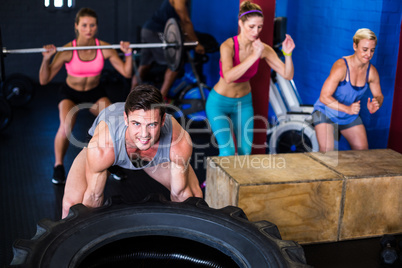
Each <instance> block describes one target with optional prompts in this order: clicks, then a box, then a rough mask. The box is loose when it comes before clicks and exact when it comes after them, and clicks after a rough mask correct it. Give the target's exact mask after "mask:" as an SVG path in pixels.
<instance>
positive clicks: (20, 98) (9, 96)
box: [3, 74, 34, 106]
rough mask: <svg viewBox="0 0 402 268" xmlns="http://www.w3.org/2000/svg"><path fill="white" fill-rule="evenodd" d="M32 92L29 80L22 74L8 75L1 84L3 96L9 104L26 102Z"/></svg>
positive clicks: (31, 95)
mask: <svg viewBox="0 0 402 268" xmlns="http://www.w3.org/2000/svg"><path fill="white" fill-rule="evenodd" d="M33 94H34V87H33V85H32V82H31V80H30V79H29V78H28V77H27V76H25V75H23V74H12V75H10V76H9V77H8V78H7V79H6V81H5V82H4V85H3V96H4V98H6V100H7V101H8V102H9V103H10V105H11V106H24V105H26V104H28V103H29V102H30V101H31V100H32V98H33Z"/></svg>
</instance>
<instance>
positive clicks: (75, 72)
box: [39, 8, 132, 184]
mask: <svg viewBox="0 0 402 268" xmlns="http://www.w3.org/2000/svg"><path fill="white" fill-rule="evenodd" d="M97 30H98V17H97V14H96V13H95V11H94V10H92V9H90V8H82V9H80V10H79V11H78V13H77V14H76V18H75V32H76V39H74V40H73V41H72V42H69V43H68V44H66V45H65V46H64V47H66V48H68V47H78V46H81V47H83V46H99V45H101V46H106V45H108V43H107V42H105V41H102V40H99V39H97V38H96V37H95V36H96V34H97ZM64 47H63V48H64ZM43 48H44V49H45V50H46V51H45V52H42V55H43V60H42V64H41V66H40V71H39V82H40V84H41V85H46V84H48V83H49V82H50V81H51V80H52V79H53V78H54V77H55V75H56V74H57V73H58V72H59V71H60V69H61V68H62V66H63V65H65V68H66V70H67V78H66V81H65V83H64V84H63V85H62V87H61V94H60V101H59V104H58V108H59V118H60V126H59V129H58V131H57V134H56V137H55V140H54V147H55V148H54V151H55V164H54V172H53V177H52V182H53V183H54V184H63V183H64V182H65V169H64V165H63V162H64V157H65V155H66V152H67V148H68V146H69V137H70V135H71V132H72V129H73V127H74V123H75V120H76V117H77V111H78V110H77V111H74V110H73V109H77V105H79V104H80V103H93V105H92V106H91V108H90V112H91V113H92V114H94V115H95V116H97V115H98V114H99V112H100V111H101V110H102V109H104V108H106V107H107V106H109V105H110V104H111V101H110V100H109V98H108V97H107V94H106V91H105V89H104V88H103V86H102V85H101V84H100V76H101V72H102V69H103V67H104V60H105V59H108V60H109V61H110V63H111V64H112V66H113V67H114V68H115V69H116V70H117V71H118V72H119V73H120V74H121V75H123V76H124V77H126V78H131V75H132V48H130V43H129V42H123V41H121V42H120V49H121V51H123V53H124V55H125V60H124V61H123V60H122V59H121V58H120V57H119V55H118V53H117V51H116V50H115V49H88V50H66V51H60V52H57V53H56V47H55V46H54V45H45V46H44V47H43ZM53 55H54V58H53V61H52V62H51V63H50V60H51V58H52V56H53Z"/></svg>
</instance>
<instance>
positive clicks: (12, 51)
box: [3, 42, 198, 54]
mask: <svg viewBox="0 0 402 268" xmlns="http://www.w3.org/2000/svg"><path fill="white" fill-rule="evenodd" d="M197 45H198V42H184V43H183V46H185V47H187V46H188V47H195V46H197ZM176 46H179V44H177V43H144V44H130V45H129V47H130V48H166V47H176ZM119 48H120V45H118V44H114V45H104V46H78V47H56V51H69V50H87V49H119ZM46 51H47V50H46V49H45V48H21V49H7V48H5V47H3V54H28V53H42V52H46Z"/></svg>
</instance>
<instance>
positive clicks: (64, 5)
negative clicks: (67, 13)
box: [44, 0, 75, 9]
mask: <svg viewBox="0 0 402 268" xmlns="http://www.w3.org/2000/svg"><path fill="white" fill-rule="evenodd" d="M44 4H45V7H49V8H52V7H54V8H57V9H69V8H72V7H74V5H75V0H44Z"/></svg>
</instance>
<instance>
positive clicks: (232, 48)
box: [206, 1, 295, 156]
mask: <svg viewBox="0 0 402 268" xmlns="http://www.w3.org/2000/svg"><path fill="white" fill-rule="evenodd" d="M263 22H264V16H263V13H262V9H261V7H260V6H259V5H257V4H254V3H251V2H250V1H245V2H242V4H241V6H240V12H239V20H238V23H239V27H240V33H239V34H238V35H237V36H235V37H233V38H229V39H227V40H226V41H225V42H223V43H222V45H221V47H220V53H221V58H220V76H221V77H220V79H219V81H218V83H217V84H216V85H215V86H214V88H213V90H212V91H211V92H210V94H209V96H208V99H207V103H206V113H207V117H208V120H209V123H210V126H211V128H212V131H213V134H214V136H215V138H216V140H217V143H218V146H219V156H226V155H234V154H235V151H236V148H235V146H234V141H233V138H232V131H233V132H234V134H235V136H236V144H237V153H238V154H239V155H248V154H250V153H251V147H252V143H253V127H254V119H253V117H254V110H253V106H252V100H251V86H250V82H249V80H250V78H251V77H253V76H254V75H255V74H256V73H257V70H258V64H259V61H260V59H263V60H265V62H266V63H268V65H269V66H270V67H271V68H272V69H273V70H274V71H276V72H277V73H278V74H280V75H281V76H283V77H284V78H285V79H289V80H290V79H292V78H293V72H294V70H293V61H292V57H291V54H292V51H293V49H294V48H295V44H294V42H293V40H292V38H291V37H290V36H289V35H286V39H285V40H284V41H283V43H282V50H283V53H284V55H285V63H283V62H282V61H281V59H280V58H279V57H278V56H277V54H276V52H275V51H274V50H273V49H272V48H271V47H270V46H268V45H267V44H264V43H263V42H261V40H260V39H259V34H260V32H261V30H262V26H263ZM268 77H269V74H268ZM267 90H268V88H267Z"/></svg>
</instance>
